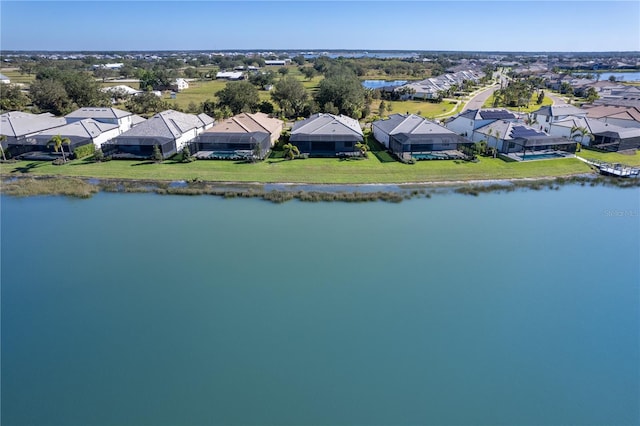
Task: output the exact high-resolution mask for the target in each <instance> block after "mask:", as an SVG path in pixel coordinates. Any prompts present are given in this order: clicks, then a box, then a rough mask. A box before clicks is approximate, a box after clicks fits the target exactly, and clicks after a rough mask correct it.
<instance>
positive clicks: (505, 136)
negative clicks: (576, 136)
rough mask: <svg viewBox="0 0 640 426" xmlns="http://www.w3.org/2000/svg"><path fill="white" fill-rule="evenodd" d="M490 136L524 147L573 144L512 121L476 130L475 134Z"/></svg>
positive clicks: (500, 121)
mask: <svg viewBox="0 0 640 426" xmlns="http://www.w3.org/2000/svg"><path fill="white" fill-rule="evenodd" d="M489 131H491V136H492V137H495V138H497V139H500V140H505V141H515V142H516V143H519V144H520V145H524V146H541V145H551V144H557V145H563V144H569V143H573V141H570V140H568V139H566V138H561V137H555V136H549V135H548V134H546V133H544V132H541V131H539V130H537V129H534V128H533V127H531V126H526V125H524V124H521V123H514V122H512V121H506V120H498V121H494V122H493V123H490V124H487V125H486V126H482V127H480V128H479V129H477V130H476V132H478V133H481V134H483V135H487V136H489Z"/></svg>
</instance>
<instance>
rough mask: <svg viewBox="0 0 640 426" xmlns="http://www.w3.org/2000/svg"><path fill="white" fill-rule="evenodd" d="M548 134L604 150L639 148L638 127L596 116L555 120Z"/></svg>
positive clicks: (639, 134) (639, 130)
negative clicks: (615, 122) (622, 125)
mask: <svg viewBox="0 0 640 426" xmlns="http://www.w3.org/2000/svg"><path fill="white" fill-rule="evenodd" d="M581 130H582V131H581ZM550 134H551V135H552V136H561V137H564V138H568V139H571V140H573V141H576V142H580V143H581V144H582V145H584V146H592V147H595V148H598V149H601V150H604V151H626V150H635V149H639V148H640V128H637V127H621V126H617V125H615V124H611V123H607V122H605V121H602V120H598V119H596V118H588V117H569V118H566V119H564V120H560V121H557V122H555V123H553V124H552V125H551V129H550ZM592 138H593V139H592Z"/></svg>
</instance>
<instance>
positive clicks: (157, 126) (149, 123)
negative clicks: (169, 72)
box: [118, 109, 205, 139]
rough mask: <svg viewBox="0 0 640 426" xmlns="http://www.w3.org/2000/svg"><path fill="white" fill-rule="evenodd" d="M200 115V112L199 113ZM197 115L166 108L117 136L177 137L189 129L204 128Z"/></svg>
mask: <svg viewBox="0 0 640 426" xmlns="http://www.w3.org/2000/svg"><path fill="white" fill-rule="evenodd" d="M201 115H202V114H201ZM204 126H205V123H204V122H203V121H202V119H201V118H200V117H199V116H196V115H193V114H185V113H183V112H178V111H174V110H171V109H170V110H167V111H163V112H161V113H158V114H156V115H154V116H153V117H151V118H149V119H148V120H146V121H144V122H142V123H140V124H138V125H136V126H135V127H132V128H131V129H130V130H127V131H126V132H124V133H122V134H121V135H120V136H118V139H119V138H127V137H131V138H166V139H178V138H179V137H180V136H182V135H183V134H185V133H186V132H188V131H189V130H193V129H198V128H204Z"/></svg>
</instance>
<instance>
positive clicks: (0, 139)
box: [0, 135, 7, 161]
mask: <svg viewBox="0 0 640 426" xmlns="http://www.w3.org/2000/svg"><path fill="white" fill-rule="evenodd" d="M6 140H7V137H6V136H5V135H0V152H2V161H7V157H5V155H4V148H3V147H2V142H4V141H6Z"/></svg>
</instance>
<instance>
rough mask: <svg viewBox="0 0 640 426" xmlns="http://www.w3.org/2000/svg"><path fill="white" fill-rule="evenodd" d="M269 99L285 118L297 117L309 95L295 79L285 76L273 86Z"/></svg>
mask: <svg viewBox="0 0 640 426" xmlns="http://www.w3.org/2000/svg"><path fill="white" fill-rule="evenodd" d="M271 98H272V99H273V100H274V101H275V102H276V103H277V104H278V106H279V107H280V109H281V110H282V112H283V113H284V115H285V116H287V117H298V116H300V115H301V114H302V111H303V110H304V107H305V104H306V102H307V99H308V98H309V95H308V93H307V90H306V89H305V88H304V86H303V85H302V83H300V81H299V80H298V79H297V78H295V77H292V76H286V77H284V78H282V79H281V80H279V81H278V82H277V83H276V84H275V86H274V87H273V91H272V92H271Z"/></svg>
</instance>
